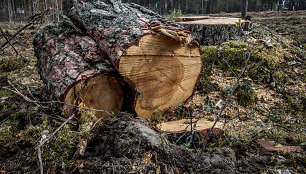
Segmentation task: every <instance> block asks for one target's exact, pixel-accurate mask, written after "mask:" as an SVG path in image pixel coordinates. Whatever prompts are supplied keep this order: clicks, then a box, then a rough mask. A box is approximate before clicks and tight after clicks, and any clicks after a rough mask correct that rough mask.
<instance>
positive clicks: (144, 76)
mask: <svg viewBox="0 0 306 174" xmlns="http://www.w3.org/2000/svg"><path fill="white" fill-rule="evenodd" d="M65 9H66V10H65V15H66V16H64V18H63V21H62V22H60V23H59V24H56V25H49V26H47V27H46V28H45V29H43V30H42V31H40V32H39V33H38V34H37V36H36V38H35V40H34V46H35V54H36V56H37V58H38V63H37V65H38V71H39V73H40V75H41V77H42V79H43V81H44V82H45V83H46V84H47V85H48V86H49V89H50V92H51V94H52V96H53V97H54V98H56V99H60V100H62V101H65V102H67V103H70V104H71V103H73V101H74V100H75V96H76V94H77V93H81V95H80V101H78V104H83V105H85V106H87V107H91V108H94V109H99V110H101V109H104V110H106V111H108V112H110V111H118V110H120V109H121V108H122V106H124V107H125V108H131V109H132V110H134V111H135V112H136V114H137V115H138V116H139V117H142V118H152V117H153V112H155V111H156V108H158V109H159V110H163V109H167V108H169V107H170V108H172V109H174V108H176V107H177V106H178V104H179V103H182V102H184V101H185V100H186V99H188V98H189V97H190V95H191V94H192V92H193V90H194V87H195V85H196V82H197V79H198V76H199V74H200V72H201V69H202V60H201V55H200V49H199V46H198V44H197V43H196V42H195V41H194V40H193V39H192V37H191V36H190V33H189V32H187V31H185V30H184V28H183V27H181V26H179V25H177V24H175V23H173V22H171V21H169V20H167V19H165V18H163V17H161V16H160V15H158V14H156V13H154V12H152V11H150V10H148V9H146V8H144V7H142V6H139V5H136V4H125V3H120V2H118V1H115V0H112V1H109V0H108V1H106V0H87V1H83V2H82V3H79V2H75V1H66V7H65ZM67 109H69V107H64V111H65V110H67ZM97 115H98V117H105V114H103V113H101V114H100V115H99V114H97Z"/></svg>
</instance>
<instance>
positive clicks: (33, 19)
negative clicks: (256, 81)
mask: <svg viewBox="0 0 306 174" xmlns="http://www.w3.org/2000/svg"><path fill="white" fill-rule="evenodd" d="M49 11H50V9H47V10H46V11H44V12H41V13H38V14H35V15H33V16H31V17H30V18H29V21H28V23H27V24H26V25H25V26H23V27H22V28H20V29H19V30H18V31H17V32H16V33H15V34H14V35H13V36H11V37H10V38H8V39H7V40H6V42H4V43H3V44H2V45H1V46H0V50H2V49H4V47H5V45H7V44H8V43H10V41H11V40H12V39H13V38H15V37H16V36H17V35H18V34H19V33H20V32H21V31H23V30H24V29H26V28H28V27H29V26H31V25H32V24H34V23H35V22H36V21H38V20H40V19H42V18H45V16H46V14H48V12H49Z"/></svg>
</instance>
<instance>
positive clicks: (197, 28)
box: [178, 17, 250, 45]
mask: <svg viewBox="0 0 306 174" xmlns="http://www.w3.org/2000/svg"><path fill="white" fill-rule="evenodd" d="M178 23H179V24H182V25H184V26H185V28H186V29H188V30H190V31H191V33H192V36H193V37H194V38H196V39H197V41H198V42H199V43H200V44H201V45H220V44H222V43H223V42H226V41H229V40H236V39H239V37H240V36H241V35H242V34H243V32H242V28H245V27H244V25H246V24H248V23H250V21H247V20H240V22H239V19H238V18H225V17H224V18H223V17H210V18H208V19H202V20H195V21H186V22H178ZM240 25H242V26H241V27H240Z"/></svg>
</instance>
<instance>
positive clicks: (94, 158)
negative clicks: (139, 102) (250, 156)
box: [79, 114, 236, 173]
mask: <svg viewBox="0 0 306 174" xmlns="http://www.w3.org/2000/svg"><path fill="white" fill-rule="evenodd" d="M85 158H86V160H84V163H83V164H81V165H79V171H80V172H82V173H83V172H84V173H85V172H86V173H96V172H101V171H103V172H113V173H129V172H131V173H134V172H135V173H153V172H154V173H155V172H156V173H185V172H187V173H191V172H194V173H235V162H236V158H235V153H234V151H233V150H231V149H229V148H221V149H217V150H215V151H212V152H209V153H205V154H197V153H193V152H190V151H188V150H187V149H185V148H181V147H179V146H175V145H173V144H170V143H169V142H168V141H167V140H166V139H165V138H163V137H162V136H160V135H158V134H157V133H156V132H155V131H153V130H152V129H150V128H149V127H148V126H147V125H146V122H145V121H144V120H142V119H134V118H131V117H129V116H127V115H126V114H119V115H118V117H117V118H113V119H111V120H107V121H106V122H105V124H104V125H102V126H101V127H100V128H99V129H98V130H97V132H96V133H95V137H94V138H93V140H92V141H91V142H90V144H89V147H88V150H87V153H86V154H85Z"/></svg>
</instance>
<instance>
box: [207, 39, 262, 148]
mask: <svg viewBox="0 0 306 174" xmlns="http://www.w3.org/2000/svg"><path fill="white" fill-rule="evenodd" d="M257 46H258V45H257ZM257 46H254V47H253V48H252V50H251V51H250V52H249V55H248V58H247V60H246V61H245V65H244V67H243V70H242V71H241V73H240V75H239V77H238V79H237V81H236V83H235V85H234V88H233V90H232V92H231V93H230V95H229V96H228V97H227V99H226V102H225V104H224V105H223V106H222V108H221V111H220V113H219V114H218V116H217V118H216V121H215V123H214V125H213V126H212V127H211V129H210V130H209V132H208V134H207V135H206V137H205V141H204V149H205V147H206V144H207V140H208V137H209V136H210V135H211V132H212V130H213V129H214V127H215V126H216V124H217V122H218V121H219V119H220V117H221V115H222V113H223V111H224V110H225V108H226V107H227V105H228V103H229V101H230V99H231V98H232V96H233V95H234V93H235V91H236V88H237V86H238V84H239V81H240V79H241V78H242V76H243V75H244V72H245V70H246V69H247V65H248V62H249V60H250V58H251V55H252V53H253V51H254V49H255V48H256V47H257Z"/></svg>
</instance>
